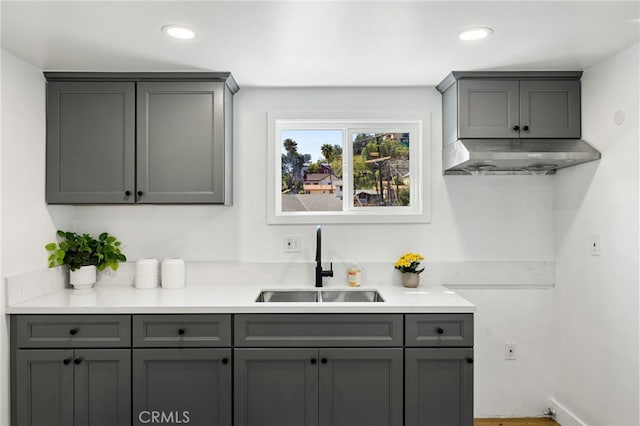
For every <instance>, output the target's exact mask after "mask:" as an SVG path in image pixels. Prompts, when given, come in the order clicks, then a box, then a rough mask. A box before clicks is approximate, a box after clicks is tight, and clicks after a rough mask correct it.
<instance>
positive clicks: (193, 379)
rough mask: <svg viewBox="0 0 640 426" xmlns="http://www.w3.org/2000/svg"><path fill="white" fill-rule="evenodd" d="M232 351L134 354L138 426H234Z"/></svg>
mask: <svg viewBox="0 0 640 426" xmlns="http://www.w3.org/2000/svg"><path fill="white" fill-rule="evenodd" d="M230 359H231V350H230V349H134V350H133V424H134V425H146V424H149V423H170V424H181V423H185V424H189V425H192V426H231V363H230Z"/></svg>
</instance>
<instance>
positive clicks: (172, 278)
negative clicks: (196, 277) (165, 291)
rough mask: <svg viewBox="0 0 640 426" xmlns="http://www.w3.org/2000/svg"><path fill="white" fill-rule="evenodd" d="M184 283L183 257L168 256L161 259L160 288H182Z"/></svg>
mask: <svg viewBox="0 0 640 426" xmlns="http://www.w3.org/2000/svg"><path fill="white" fill-rule="evenodd" d="M184 283H185V264H184V259H181V258H175V257H168V258H166V259H164V260H163V261H162V288H182V287H184Z"/></svg>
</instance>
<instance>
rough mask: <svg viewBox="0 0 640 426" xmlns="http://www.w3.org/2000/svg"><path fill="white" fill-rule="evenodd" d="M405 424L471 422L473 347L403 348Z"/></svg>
mask: <svg viewBox="0 0 640 426" xmlns="http://www.w3.org/2000/svg"><path fill="white" fill-rule="evenodd" d="M405 425H406V426H443V425H447V426H471V425H473V349H470V348H469V349H459V348H447V349H433V348H430V349H422V348H420V349H418V348H411V349H406V351H405Z"/></svg>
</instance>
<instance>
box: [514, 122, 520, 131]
mask: <svg viewBox="0 0 640 426" xmlns="http://www.w3.org/2000/svg"><path fill="white" fill-rule="evenodd" d="M513 130H515V131H516V132H517V131H518V130H520V126H518V125H517V124H516V125H515V126H513Z"/></svg>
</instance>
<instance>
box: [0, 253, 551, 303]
mask: <svg viewBox="0 0 640 426" xmlns="http://www.w3.org/2000/svg"><path fill="white" fill-rule="evenodd" d="M351 265H352V264H350V263H336V264H334V265H333V270H334V276H333V278H325V279H324V280H323V281H324V285H325V286H326V287H340V286H347V269H348V268H349V266H351ZM358 265H359V266H360V267H361V268H362V270H363V273H362V286H363V287H384V286H389V285H400V272H398V271H396V270H395V269H394V268H393V263H380V262H376V263H359V264H358ZM186 266H187V268H186V276H187V285H189V286H192V285H229V286H232V285H236V284H253V283H255V282H256V281H261V282H262V283H264V285H263V287H264V288H278V287H289V288H292V287H302V288H305V287H313V285H314V268H315V264H314V263H229V262H187V265H186ZM323 267H324V269H327V267H328V265H327V264H326V263H323ZM135 270H136V267H135V262H126V263H123V264H120V268H119V269H118V270H117V271H112V270H110V269H109V270H105V271H103V272H100V273H99V275H98V282H97V284H96V285H98V286H133V284H134V279H135ZM67 275H68V274H67V273H66V269H65V268H62V267H57V268H53V269H41V270H36V271H32V272H27V273H24V274H20V275H16V276H13V277H8V278H5V291H6V301H7V304H9V305H12V304H15V303H19V302H22V301H25V300H28V299H31V298H34V297H38V296H42V295H44V294H47V293H51V292H54V291H57V290H60V289H63V288H65V287H66V288H68V287H69V283H68V276H67ZM421 282H422V283H424V284H426V285H428V284H441V285H445V286H447V287H450V288H454V289H455V288H494V289H495V288H550V287H553V286H554V285H555V262H429V263H427V264H426V270H425V271H424V272H423V273H422V274H421Z"/></svg>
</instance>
